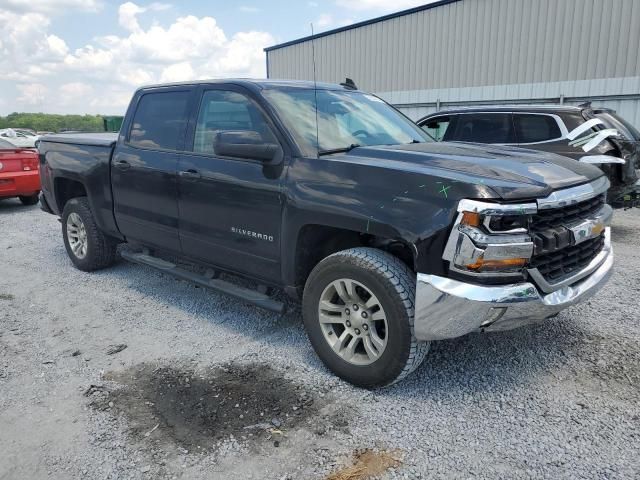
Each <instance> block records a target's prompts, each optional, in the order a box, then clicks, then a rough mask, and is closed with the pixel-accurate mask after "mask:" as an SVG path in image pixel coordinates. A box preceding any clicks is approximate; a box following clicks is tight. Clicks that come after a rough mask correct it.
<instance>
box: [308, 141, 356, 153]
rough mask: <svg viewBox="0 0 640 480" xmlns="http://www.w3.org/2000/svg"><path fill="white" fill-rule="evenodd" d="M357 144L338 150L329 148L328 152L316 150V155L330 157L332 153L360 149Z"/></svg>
mask: <svg viewBox="0 0 640 480" xmlns="http://www.w3.org/2000/svg"><path fill="white" fill-rule="evenodd" d="M361 146H362V145H360V144H359V143H352V144H351V145H349V146H348V147H340V148H330V149H328V150H318V155H331V154H333V153H346V152H350V151H351V150H353V149H354V148H358V147H361Z"/></svg>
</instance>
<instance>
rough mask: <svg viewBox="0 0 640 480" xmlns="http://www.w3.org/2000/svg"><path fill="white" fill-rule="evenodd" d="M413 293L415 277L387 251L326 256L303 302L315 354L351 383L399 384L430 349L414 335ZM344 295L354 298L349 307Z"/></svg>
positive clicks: (367, 385)
mask: <svg viewBox="0 0 640 480" xmlns="http://www.w3.org/2000/svg"><path fill="white" fill-rule="evenodd" d="M349 281H350V282H352V283H351V285H349V283H348V282H349ZM415 290H416V280H415V275H414V274H413V273H412V272H411V271H410V270H409V268H408V267H407V266H406V265H405V264H404V263H402V261H400V260H399V259H398V258H396V257H394V256H393V255H391V254H389V253H386V252H383V251H381V250H377V249H374V248H364V247H362V248H351V249H348V250H343V251H341V252H338V253H335V254H333V255H330V256H329V257H327V258H325V259H324V260H322V261H321V262H320V263H319V264H318V265H317V266H316V267H315V268H314V269H313V271H312V272H311V274H310V275H309V278H308V279H307V282H306V285H305V289H304V295H303V300H302V313H303V319H304V325H305V329H306V331H307V335H308V336H309V340H310V341H311V344H312V345H313V348H314V350H315V351H316V353H317V354H318V356H319V357H320V359H321V360H322V361H323V362H324V364H325V365H326V366H327V367H328V368H329V369H330V370H331V371H332V372H334V373H335V374H336V375H337V376H339V377H340V378H342V379H344V380H346V381H347V382H349V383H352V384H353V385H356V386H359V387H364V388H377V387H384V386H387V385H391V384H393V383H395V382H398V381H400V380H402V379H403V378H405V377H406V376H407V375H409V374H410V373H411V372H413V371H414V370H415V369H416V368H417V367H418V366H419V365H420V364H421V363H422V361H423V360H424V357H425V355H426V354H427V352H428V350H429V343H427V342H418V341H417V340H416V337H415V334H414V329H413V315H414V300H415ZM339 291H340V292H339ZM349 292H351V293H354V292H355V296H352V297H349ZM369 294H370V295H371V296H370V297H369V296H368V295H369ZM343 297H346V298H348V299H349V298H350V299H353V298H355V299H356V301H355V302H354V304H352V305H351V308H350V309H349V308H347V307H348V305H347V302H345V301H344V299H343ZM321 301H322V304H321ZM369 304H371V305H369ZM375 304H377V306H376V305H375ZM354 305H356V306H358V310H355V307H354ZM368 305H369V306H368ZM321 307H322V308H321ZM321 309H322V313H321ZM347 310H348V311H347ZM358 312H359V315H358ZM365 313H367V316H366V317H365ZM321 318H322V323H321ZM381 318H382V319H381ZM347 320H349V321H347ZM365 329H366V331H365ZM345 332H347V333H346V334H345ZM343 337H344V340H343ZM349 337H351V339H349ZM367 337H368V339H367ZM355 338H359V340H357V341H356V340H354V339H355ZM336 339H337V340H336ZM354 341H355V342H356V343H355V346H353V345H352V342H354ZM330 342H332V344H333V345H334V346H332V344H330ZM382 343H384V345H382ZM336 345H337V347H336ZM343 345H344V348H341V347H342V346H343ZM350 347H352V348H350ZM336 349H337V350H336ZM338 350H340V352H339V351H338Z"/></svg>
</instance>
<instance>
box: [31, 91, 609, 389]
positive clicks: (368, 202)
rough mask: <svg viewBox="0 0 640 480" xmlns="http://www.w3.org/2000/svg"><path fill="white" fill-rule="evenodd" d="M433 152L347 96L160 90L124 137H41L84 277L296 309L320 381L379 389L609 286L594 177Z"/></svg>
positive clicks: (143, 94)
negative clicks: (124, 267)
mask: <svg viewBox="0 0 640 480" xmlns="http://www.w3.org/2000/svg"><path fill="white" fill-rule="evenodd" d="M429 138H430V137H429V136H428V135H427V134H426V133H425V132H424V131H422V130H421V129H420V128H418V127H417V126H416V125H415V124H413V123H412V122H411V121H410V120H409V119H407V118H406V117H404V116H403V115H402V114H401V113H399V112H398V111H397V110H395V109H394V108H393V107H391V106H389V105H388V104H386V103H385V102H383V101H382V100H380V99H379V98H377V97H375V96H373V95H369V94H367V93H364V92H361V91H359V90H357V89H355V88H353V86H352V85H349V84H344V85H343V86H341V85H332V84H318V85H314V84H313V83H310V82H289V81H250V80H227V81H207V82H195V83H185V84H172V85H159V86H152V87H145V88H142V89H140V90H138V91H137V92H136V93H135V94H134V96H133V99H132V102H131V104H130V106H129V109H128V111H127V114H126V117H125V119H124V123H123V126H122V129H121V131H120V133H119V134H117V135H116V134H113V135H111V134H71V135H50V136H46V137H44V138H43V139H42V140H41V142H40V145H39V151H40V162H41V176H42V189H43V195H42V197H41V203H42V208H43V209H44V210H45V211H47V212H49V213H53V214H55V215H59V216H61V221H62V236H63V239H64V244H65V247H66V249H67V252H68V254H69V257H70V258H71V261H72V262H73V264H74V265H75V266H76V267H77V268H79V269H81V270H85V271H91V270H96V269H99V268H103V267H107V266H109V265H111V264H112V263H113V262H114V260H115V259H116V246H117V245H118V244H120V243H125V242H126V243H127V244H128V245H127V246H125V247H123V248H120V249H119V251H120V255H121V256H122V257H124V258H125V259H128V260H131V261H134V262H137V263H142V264H145V265H150V266H152V267H155V268H158V269H160V270H162V271H164V272H167V273H171V274H173V275H176V276H178V277H180V278H184V279H188V280H191V281H193V282H197V283H199V284H201V285H204V286H207V287H210V288H213V289H217V290H220V291H223V292H226V293H227V294H229V295H233V296H234V297H236V298H240V299H243V300H245V301H249V302H253V303H255V304H257V305H259V306H262V307H264V308H267V309H271V310H275V311H278V312H282V311H283V310H284V308H285V303H288V302H287V301H285V299H288V298H289V297H291V298H292V299H297V300H299V301H301V303H302V314H303V320H304V324H305V328H306V330H307V332H308V335H309V338H310V340H311V343H312V344H313V347H314V349H315V351H316V352H317V354H318V355H319V356H320V358H321V359H322V360H323V361H324V362H325V364H326V365H327V366H328V367H329V368H330V369H331V370H332V371H333V372H335V373H336V374H337V375H339V376H340V377H342V378H344V379H346V380H348V381H349V382H352V383H354V384H356V385H360V386H364V387H377V386H384V385H388V384H391V383H393V382H395V381H398V380H400V379H402V378H404V377H405V376H406V375H408V374H409V373H410V372H412V371H413V370H414V369H415V368H416V367H417V366H418V365H419V364H420V363H421V362H422V360H423V358H424V356H425V354H426V353H427V350H428V345H429V342H430V341H432V340H439V339H447V338H454V337H458V336H461V335H464V334H466V333H469V332H472V331H493V330H506V329H510V328H514V327H516V326H519V325H523V324H526V323H530V322H534V321H538V320H542V319H545V318H548V317H552V316H554V315H556V314H557V313H558V312H560V311H561V310H563V309H565V308H566V307H568V306H571V305H574V304H576V303H578V302H582V301H584V300H585V299H586V298H589V297H590V296H591V295H593V294H594V293H595V292H596V291H597V290H598V289H600V288H601V287H602V286H603V285H604V283H605V282H606V280H607V279H608V278H609V276H610V274H611V272H612V264H613V253H612V250H611V243H610V233H609V232H610V229H609V227H608V225H609V223H610V219H611V215H612V210H611V207H610V206H609V205H607V204H606V203H605V192H606V190H607V188H608V186H609V181H608V180H607V178H606V177H605V176H604V175H603V173H602V172H601V171H600V170H599V169H598V168H596V167H594V166H592V165H588V164H583V163H579V162H575V161H573V160H571V159H568V158H565V157H561V156H557V155H553V154H548V153H544V152H534V151H531V150H520V149H518V148H515V147H498V146H489V145H474V144H468V143H435V142H430V141H429ZM176 258H177V259H178V260H175V259H176ZM185 264H187V265H189V264H191V266H190V267H186V266H185ZM220 272H223V273H224V274H225V275H224V276H223V277H221V276H220V275H219V274H220ZM229 274H236V275H241V276H244V277H248V278H250V279H251V280H253V281H255V282H256V288H255V289H248V288H246V287H240V286H238V285H237V282H229V278H230V277H229ZM245 284H246V282H245ZM274 287H277V288H279V289H281V290H284V291H285V292H286V293H287V294H288V295H276V296H273V295H272V294H271V292H272V291H274V290H276V289H275V288H274Z"/></svg>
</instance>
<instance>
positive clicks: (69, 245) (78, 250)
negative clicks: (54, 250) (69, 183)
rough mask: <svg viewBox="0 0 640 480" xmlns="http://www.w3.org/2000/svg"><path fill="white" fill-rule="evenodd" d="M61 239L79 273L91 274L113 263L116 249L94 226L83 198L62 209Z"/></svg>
mask: <svg viewBox="0 0 640 480" xmlns="http://www.w3.org/2000/svg"><path fill="white" fill-rule="evenodd" d="M62 237H63V239H64V246H65V248H66V249H67V254H68V255H69V258H70V259H71V261H72V262H73V264H74V265H75V266H76V268H78V269H79V270H83V271H85V272H91V271H93V270H99V269H101V268H105V267H108V266H110V265H112V264H113V263H114V262H115V258H116V247H117V245H116V243H115V242H114V241H113V240H111V239H110V238H109V237H107V236H106V235H105V234H104V233H102V231H101V230H100V229H99V228H98V226H97V225H96V222H95V220H94V219H93V214H92V213H91V208H90V207H89V201H88V200H87V198H86V197H78V198H72V199H71V200H69V201H68V202H67V204H66V205H65V207H64V210H63V212H62Z"/></svg>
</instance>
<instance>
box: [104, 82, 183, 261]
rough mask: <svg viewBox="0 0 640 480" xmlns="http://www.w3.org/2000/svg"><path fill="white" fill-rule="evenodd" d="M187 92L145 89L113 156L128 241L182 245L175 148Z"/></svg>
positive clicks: (120, 220)
mask: <svg viewBox="0 0 640 480" xmlns="http://www.w3.org/2000/svg"><path fill="white" fill-rule="evenodd" d="M190 94H191V92H190V91H189V90H187V89H182V90H164V91H163V90H160V91H154V92H150V93H145V94H143V95H142V96H141V97H140V98H139V99H138V102H137V107H136V109H135V114H134V117H133V120H132V122H131V124H130V125H128V132H127V135H126V138H125V140H124V141H123V142H119V143H118V145H117V147H116V151H115V152H114V155H113V159H112V169H111V171H112V176H111V179H112V180H111V184H112V189H113V207H114V215H115V219H116V223H117V224H118V229H119V230H120V232H121V233H122V234H123V235H124V236H125V237H126V238H127V240H128V241H132V240H133V241H138V242H141V243H144V244H148V245H152V246H156V247H160V248H163V249H167V250H172V251H174V252H179V251H180V239H179V235H178V198H177V195H178V185H177V167H178V150H180V149H182V147H183V145H184V137H185V131H186V127H187V114H188V112H187V107H188V102H189V96H190Z"/></svg>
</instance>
